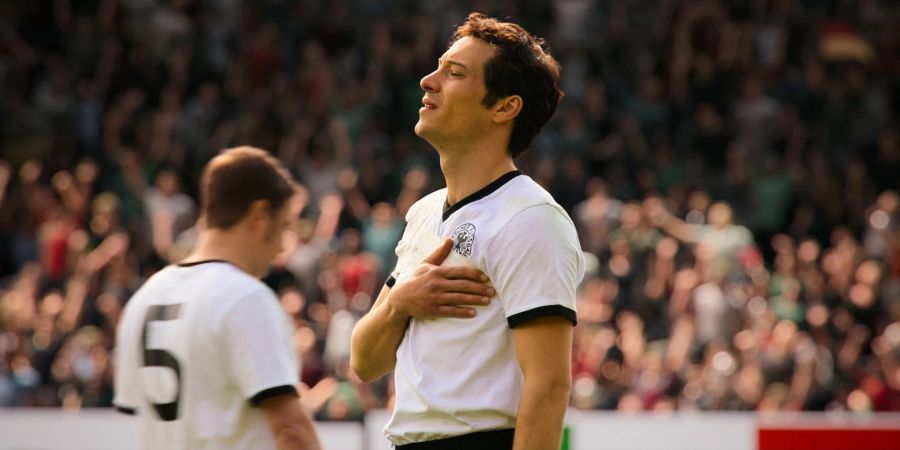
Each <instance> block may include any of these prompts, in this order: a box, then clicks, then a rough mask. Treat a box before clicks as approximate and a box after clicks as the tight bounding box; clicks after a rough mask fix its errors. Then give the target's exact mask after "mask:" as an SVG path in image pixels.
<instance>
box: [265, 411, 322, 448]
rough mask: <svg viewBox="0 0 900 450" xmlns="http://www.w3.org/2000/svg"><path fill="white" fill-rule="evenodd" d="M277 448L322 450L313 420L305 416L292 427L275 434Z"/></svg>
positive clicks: (284, 428)
mask: <svg viewBox="0 0 900 450" xmlns="http://www.w3.org/2000/svg"><path fill="white" fill-rule="evenodd" d="M275 448H277V449H278V450H321V448H322V446H321V445H320V444H319V439H318V438H317V437H316V430H315V427H314V426H313V424H312V420H310V419H309V417H308V416H307V415H306V414H304V415H303V419H302V420H301V421H299V423H297V424H293V425H292V426H287V427H283V428H281V429H279V430H277V431H276V432H275Z"/></svg>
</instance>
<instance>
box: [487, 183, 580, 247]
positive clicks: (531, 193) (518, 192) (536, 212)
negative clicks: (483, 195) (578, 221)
mask: <svg viewBox="0 0 900 450" xmlns="http://www.w3.org/2000/svg"><path fill="white" fill-rule="evenodd" d="M496 204H497V206H498V208H499V210H500V211H502V213H501V214H500V217H498V219H500V221H501V226H502V229H510V228H516V229H521V228H535V231H540V230H547V231H558V232H567V231H569V230H571V231H572V232H573V233H574V231H575V225H574V223H573V222H572V219H571V218H570V217H569V215H568V214H567V213H566V211H565V209H563V208H562V206H560V205H559V204H558V203H556V200H554V199H553V196H552V195H550V193H549V192H547V190H546V189H544V188H543V187H541V186H540V185H539V184H537V183H536V182H535V181H534V180H532V179H531V178H530V177H528V176H519V177H516V178H515V179H514V180H512V182H510V183H509V185H508V186H506V187H505V189H504V190H503V192H501V195H500V197H499V198H498V199H497V203H496Z"/></svg>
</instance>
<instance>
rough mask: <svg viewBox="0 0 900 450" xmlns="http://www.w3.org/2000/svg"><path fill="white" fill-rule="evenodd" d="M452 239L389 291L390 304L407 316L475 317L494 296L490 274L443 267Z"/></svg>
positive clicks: (471, 269) (418, 317)
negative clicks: (478, 309)
mask: <svg viewBox="0 0 900 450" xmlns="http://www.w3.org/2000/svg"><path fill="white" fill-rule="evenodd" d="M452 247H453V241H452V240H450V239H447V240H445V241H444V243H443V244H441V246H440V247H438V248H437V249H436V250H435V251H434V252H433V253H432V254H431V255H429V256H428V257H427V258H425V260H424V261H422V264H420V265H419V267H417V268H416V269H415V271H413V273H412V276H410V277H409V279H407V280H405V281H403V282H401V283H397V284H396V285H394V287H393V288H392V289H391V291H390V293H389V294H388V299H387V300H388V304H389V305H390V306H391V307H392V308H393V309H394V310H395V311H396V312H398V313H400V314H401V315H402V316H403V317H404V318H409V317H412V318H415V319H434V318H437V317H472V316H474V315H475V308H471V307H470V306H484V305H486V304H488V302H490V298H491V297H493V296H494V294H495V291H494V288H492V287H490V286H488V284H487V282H488V277H487V275H485V274H484V273H482V272H481V271H480V270H478V269H474V268H471V267H460V266H457V267H441V266H440V264H441V263H442V262H443V261H444V259H445V258H446V257H447V255H449V254H450V250H451V249H452Z"/></svg>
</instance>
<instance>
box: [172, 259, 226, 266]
mask: <svg viewBox="0 0 900 450" xmlns="http://www.w3.org/2000/svg"><path fill="white" fill-rule="evenodd" d="M207 263H225V264H231V265H234V264H232V263H231V262H230V261H225V260H224V259H203V260H200V261H191V262H183V263H178V264H176V266H178V267H194V266H198V265H200V264H207Z"/></svg>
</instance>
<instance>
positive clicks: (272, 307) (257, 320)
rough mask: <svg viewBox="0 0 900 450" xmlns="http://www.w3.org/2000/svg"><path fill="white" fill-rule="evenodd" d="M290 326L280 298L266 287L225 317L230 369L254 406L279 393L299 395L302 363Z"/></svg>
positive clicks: (240, 301) (235, 306)
mask: <svg viewBox="0 0 900 450" xmlns="http://www.w3.org/2000/svg"><path fill="white" fill-rule="evenodd" d="M291 328H292V327H291V326H290V323H289V319H288V317H287V315H286V314H285V312H284V311H283V310H282V309H281V306H280V305H279V303H278V299H276V298H275V296H274V295H272V293H270V292H267V291H263V290H260V291H256V292H255V293H254V294H251V295H249V296H247V297H245V298H243V299H241V300H239V301H238V302H236V303H235V304H234V305H233V306H232V307H231V309H230V310H229V311H228V312H227V314H226V316H225V318H224V329H223V330H222V336H223V339H224V342H223V344H224V347H225V351H226V352H227V355H228V362H229V367H230V369H231V373H232V375H233V377H234V379H235V380H236V382H237V384H238V386H239V388H240V391H241V394H242V395H243V396H244V398H246V399H247V400H249V401H250V402H251V403H252V404H253V405H254V406H256V405H258V404H259V403H260V402H261V401H262V400H265V399H266V398H269V397H273V396H276V395H283V394H291V395H297V390H296V387H295V386H296V385H297V383H298V382H299V374H300V367H299V364H298V362H297V354H296V351H295V349H294V341H293V331H292V329H291Z"/></svg>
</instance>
